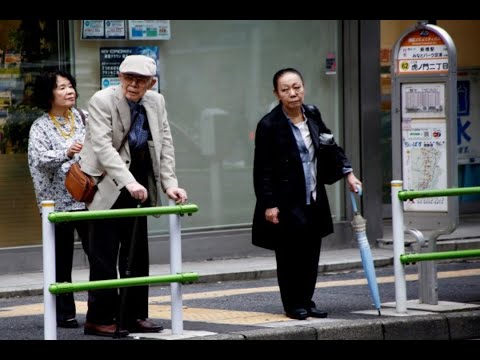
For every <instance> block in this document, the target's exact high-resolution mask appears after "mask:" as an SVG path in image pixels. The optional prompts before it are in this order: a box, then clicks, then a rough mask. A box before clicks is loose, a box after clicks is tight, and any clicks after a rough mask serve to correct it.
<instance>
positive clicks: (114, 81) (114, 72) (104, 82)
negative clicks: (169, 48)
mask: <svg viewBox="0 0 480 360" xmlns="http://www.w3.org/2000/svg"><path fill="white" fill-rule="evenodd" d="M128 55H146V56H150V57H151V58H152V59H154V60H155V62H156V63H157V76H156V79H157V82H156V83H155V85H154V87H153V88H152V90H153V91H157V92H158V89H159V83H160V82H159V78H160V73H159V69H158V59H159V48H158V46H132V47H101V48H100V84H101V88H102V89H105V88H107V87H109V86H114V85H118V84H120V79H119V78H118V69H119V67H120V64H121V63H122V61H123V59H125V57H127V56H128Z"/></svg>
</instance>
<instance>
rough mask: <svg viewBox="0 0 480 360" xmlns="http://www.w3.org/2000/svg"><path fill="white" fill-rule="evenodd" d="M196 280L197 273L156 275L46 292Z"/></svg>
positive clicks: (67, 285)
mask: <svg viewBox="0 0 480 360" xmlns="http://www.w3.org/2000/svg"><path fill="white" fill-rule="evenodd" d="M195 280H198V274H197V273H193V272H190V273H179V274H170V275H158V276H142V277H134V278H122V279H111V280H97V281H85V282H76V283H55V284H51V285H50V287H49V288H48V291H50V293H52V294H54V295H58V294H65V293H71V292H78V291H86V290H100V289H113V288H120V287H130V286H141V285H150V284H158V283H171V282H179V283H185V282H192V281H195Z"/></svg>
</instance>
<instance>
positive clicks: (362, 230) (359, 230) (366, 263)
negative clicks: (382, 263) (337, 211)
mask: <svg viewBox="0 0 480 360" xmlns="http://www.w3.org/2000/svg"><path fill="white" fill-rule="evenodd" d="M358 194H359V195H361V194H362V189H361V188H359V189H358ZM350 197H351V199H352V207H353V220H352V222H351V224H352V228H353V233H354V234H355V238H356V239H357V241H358V248H359V249H360V256H361V258H362V265H363V271H364V272H365V277H366V278H367V282H368V287H369V288H370V294H371V296H372V299H373V302H374V304H375V308H376V309H377V311H378V315H382V314H381V312H380V295H379V293H378V284H377V277H376V274H375V267H374V266H373V258H372V251H371V250H370V244H369V243H368V239H367V232H366V228H367V220H365V219H364V218H363V216H362V215H361V214H360V212H359V211H358V209H357V203H356V201H355V196H354V193H353V192H351V193H350Z"/></svg>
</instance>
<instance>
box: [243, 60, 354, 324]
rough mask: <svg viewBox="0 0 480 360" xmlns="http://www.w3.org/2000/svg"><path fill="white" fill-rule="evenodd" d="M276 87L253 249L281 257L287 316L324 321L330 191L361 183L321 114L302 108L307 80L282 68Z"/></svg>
mask: <svg viewBox="0 0 480 360" xmlns="http://www.w3.org/2000/svg"><path fill="white" fill-rule="evenodd" d="M273 87H274V91H273V92H274V94H275V96H276V97H277V99H278V100H279V104H278V105H277V106H276V107H275V108H274V109H272V111H270V112H269V113H268V114H266V115H265V116H264V117H263V118H262V119H261V120H260V121H259V123H258V125H257V129H256V133H255V155H254V164H253V180H254V188H255V196H256V198H257V202H256V206H255V214H254V218H253V226H252V242H253V244H254V245H256V246H259V247H262V248H266V249H271V250H274V251H275V258H276V262H277V279H278V285H279V287H280V295H281V299H282V303H283V307H284V310H285V312H286V315H287V316H288V317H290V318H292V319H298V320H304V319H306V318H307V317H309V316H312V317H319V318H324V317H326V316H327V312H325V311H321V310H319V309H317V308H316V305H315V303H314V302H313V301H312V297H313V293H314V290H315V284H316V281H317V273H318V262H319V258H320V247H321V242H322V238H323V237H325V236H327V235H329V234H331V233H332V232H333V223H332V217H331V213H330V205H329V203H328V198H327V194H326V192H325V186H324V184H332V183H334V182H336V181H338V180H340V179H342V178H345V179H346V181H347V182H348V185H349V188H350V190H351V191H355V192H356V191H357V187H361V185H362V183H361V182H360V181H359V180H358V179H357V178H356V176H355V175H354V174H353V171H352V167H351V165H350V162H349V161H348V159H347V158H346V156H345V153H344V151H343V149H342V148H341V147H340V146H338V145H337V144H336V143H335V141H334V139H333V136H332V134H331V132H330V130H329V129H328V128H327V127H326V126H325V124H324V122H323V121H322V118H321V115H320V112H319V111H318V109H317V108H316V107H315V106H312V105H304V104H303V101H304V96H305V89H304V81H303V77H302V75H301V73H300V72H299V71H298V70H296V69H293V68H286V69H281V70H279V71H278V72H277V73H276V74H275V75H274V77H273Z"/></svg>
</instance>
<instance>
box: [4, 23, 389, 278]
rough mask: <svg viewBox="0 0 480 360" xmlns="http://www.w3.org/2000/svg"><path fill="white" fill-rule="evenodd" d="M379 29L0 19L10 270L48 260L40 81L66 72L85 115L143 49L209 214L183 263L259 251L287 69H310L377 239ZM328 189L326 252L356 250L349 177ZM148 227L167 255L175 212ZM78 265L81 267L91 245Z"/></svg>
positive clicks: (185, 175) (180, 154)
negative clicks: (263, 158)
mask: <svg viewBox="0 0 480 360" xmlns="http://www.w3.org/2000/svg"><path fill="white" fill-rule="evenodd" d="M380 29H381V22H380V21H377V20H33V19H26V20H0V59H1V60H0V260H1V261H0V272H14V271H19V272H20V271H30V270H33V269H40V268H41V241H42V239H41V218H40V215H39V214H38V210H37V207H36V202H35V196H34V192H33V184H32V182H31V178H30V174H29V171H28V164H27V157H26V145H27V143H28V129H29V125H30V124H31V122H32V121H33V120H34V119H35V118H36V117H37V116H38V112H37V111H36V110H35V109H34V108H32V105H31V103H30V102H29V97H30V96H31V91H32V84H33V81H34V78H35V76H36V75H37V74H38V73H39V72H40V71H43V70H45V69H47V68H52V67H61V68H63V69H66V70H68V71H70V72H71V73H72V74H73V75H74V76H75V77H76V80H77V89H78V92H79V98H78V103H77V106H78V107H80V108H82V109H87V103H88V100H89V98H90V97H91V96H92V95H93V94H94V92H95V91H97V90H99V89H101V88H104V87H107V86H111V85H114V84H116V83H117V81H118V80H117V79H116V73H117V69H118V65H119V64H120V62H121V60H122V59H123V57H124V56H126V55H128V54H139V53H142V54H147V55H149V56H152V57H154V58H155V59H156V60H157V63H158V69H159V74H158V88H157V89H156V90H157V91H159V92H161V93H162V94H163V95H164V96H165V99H166V105H167V111H168V118H169V121H170V125H171V128H172V132H173V139H174V145H175V150H176V163H177V175H178V177H179V182H180V185H181V186H182V187H184V188H186V189H187V191H188V193H189V201H191V202H192V203H195V204H197V205H198V206H199V209H200V210H199V212H198V213H196V214H194V215H193V216H191V217H183V218H182V230H183V233H182V234H183V236H182V238H183V243H184V250H183V255H184V259H185V260H201V259H209V258H215V257H238V256H248V255H252V254H260V253H262V250H261V249H258V248H254V247H253V246H252V245H251V241H250V225H251V220H252V215H253V208H254V201H255V197H254V193H253V182H252V165H253V149H254V133H255V127H256V124H257V122H258V120H259V119H260V118H261V117H262V116H263V115H264V114H265V113H266V112H268V111H269V110H270V109H271V108H272V106H274V105H275V104H276V99H275V97H274V95H273V84H272V77H273V75H274V73H275V72H276V71H277V70H279V69H280V68H284V67H294V68H297V69H298V70H300V71H301V72H302V74H303V75H304V78H305V82H306V84H305V86H306V92H307V94H306V102H307V103H311V104H316V105H317V106H318V107H319V109H320V110H321V112H322V117H323V119H324V121H325V122H326V124H327V125H328V127H329V128H330V129H331V130H332V132H333V133H334V134H335V137H336V140H337V142H338V143H339V144H341V145H342V146H343V147H344V149H345V150H346V153H347V155H348V156H349V158H350V159H351V161H352V164H353V167H354V169H355V172H356V174H357V176H358V177H359V178H361V179H362V180H363V182H364V189H363V192H364V196H363V197H362V212H363V213H364V214H365V217H366V218H367V221H368V232H369V239H370V240H371V241H372V244H374V242H375V239H377V238H380V237H381V236H382V226H383V225H382V184H383V183H384V179H382V176H381V174H383V170H382V167H383V166H384V164H383V163H382V150H381V149H382V141H381V139H382V124H381V113H380V104H381V92H380V76H379V74H380V72H381V71H380V70H381V68H380V61H379V58H380V34H381V32H380ZM327 192H328V195H329V199H330V204H331V208H332V216H333V217H334V223H335V233H334V234H332V235H330V236H329V237H328V238H327V239H325V242H324V247H330V248H345V247H351V246H356V244H355V243H354V242H353V239H352V235H351V230H350V219H351V205H350V199H349V197H348V196H346V195H348V194H347V188H346V186H345V183H344V182H343V181H342V182H339V183H337V184H335V185H332V186H328V189H327ZM164 200H166V199H165V198H164ZM164 203H165V201H164ZM149 235H150V241H151V245H152V250H151V258H152V259H151V261H152V263H155V262H157V263H158V262H163V263H167V262H168V217H160V218H153V217H152V218H149ZM78 249H80V247H78ZM76 264H77V265H78V266H81V265H82V264H85V259H84V257H82V254H81V250H79V254H78V257H77V258H76Z"/></svg>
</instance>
